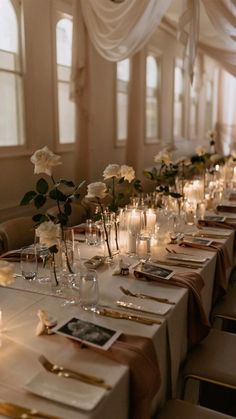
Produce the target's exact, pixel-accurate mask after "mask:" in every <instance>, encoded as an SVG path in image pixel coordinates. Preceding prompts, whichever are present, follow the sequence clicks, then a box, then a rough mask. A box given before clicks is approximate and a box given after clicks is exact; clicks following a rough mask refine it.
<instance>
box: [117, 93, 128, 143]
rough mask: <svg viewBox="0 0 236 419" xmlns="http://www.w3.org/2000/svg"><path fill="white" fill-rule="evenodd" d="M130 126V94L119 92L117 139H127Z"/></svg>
mask: <svg viewBox="0 0 236 419" xmlns="http://www.w3.org/2000/svg"><path fill="white" fill-rule="evenodd" d="M127 127H128V95H127V94H124V93H119V92H118V94H117V139H118V140H126V139H127Z"/></svg>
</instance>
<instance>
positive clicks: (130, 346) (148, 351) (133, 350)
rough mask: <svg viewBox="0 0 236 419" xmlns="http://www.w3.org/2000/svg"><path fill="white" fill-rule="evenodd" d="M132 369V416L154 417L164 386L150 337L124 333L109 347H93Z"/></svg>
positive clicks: (132, 417)
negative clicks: (153, 404)
mask: <svg viewBox="0 0 236 419" xmlns="http://www.w3.org/2000/svg"><path fill="white" fill-rule="evenodd" d="M90 349H92V350H95V351H96V352H99V353H100V354H101V355H103V356H106V357H108V358H109V359H112V360H113V361H116V362H118V363H120V364H125V365H127V366H128V367H129V369H130V378H131V379H130V412H129V418H130V419H150V417H151V402H152V399H153V397H154V396H155V395H156V394H157V392H158V390H159V388H160V385H161V376H160V370H159V365H158V361H157V356H156V351H155V348H154V345H153V342H152V340H151V339H149V338H145V337H141V336H133V335H126V334H122V335H120V336H119V338H118V339H117V340H116V341H115V342H114V343H113V345H112V346H111V347H110V348H109V349H108V350H107V351H103V350H102V349H99V348H91V347H90Z"/></svg>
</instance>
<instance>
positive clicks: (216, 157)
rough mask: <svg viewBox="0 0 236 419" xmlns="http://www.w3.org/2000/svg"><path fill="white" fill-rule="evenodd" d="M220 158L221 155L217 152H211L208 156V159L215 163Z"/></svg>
mask: <svg viewBox="0 0 236 419" xmlns="http://www.w3.org/2000/svg"><path fill="white" fill-rule="evenodd" d="M220 159H221V156H220V155H219V154H212V156H211V157H210V161H211V162H212V163H216V162H217V161H219V160H220Z"/></svg>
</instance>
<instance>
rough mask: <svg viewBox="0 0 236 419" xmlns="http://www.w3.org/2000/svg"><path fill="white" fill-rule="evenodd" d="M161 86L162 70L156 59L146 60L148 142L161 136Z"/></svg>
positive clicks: (148, 58) (149, 58) (151, 57)
mask: <svg viewBox="0 0 236 419" xmlns="http://www.w3.org/2000/svg"><path fill="white" fill-rule="evenodd" d="M159 86H160V68H159V65H158V61H157V58H156V57H153V56H152V55H149V56H147V58H146V140H147V142H148V141H150V140H151V141H153V140H154V141H155V140H157V138H158V136H159V106H158V104H159V101H160V98H159Z"/></svg>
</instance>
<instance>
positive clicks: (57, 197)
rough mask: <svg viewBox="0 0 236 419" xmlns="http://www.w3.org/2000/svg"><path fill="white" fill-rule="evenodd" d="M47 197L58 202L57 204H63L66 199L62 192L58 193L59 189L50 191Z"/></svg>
mask: <svg viewBox="0 0 236 419" xmlns="http://www.w3.org/2000/svg"><path fill="white" fill-rule="evenodd" d="M49 196H50V198H51V199H53V200H54V201H58V202H65V201H66V199H67V196H66V195H65V194H64V193H63V192H61V191H59V189H52V190H51V191H50V192H49Z"/></svg>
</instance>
